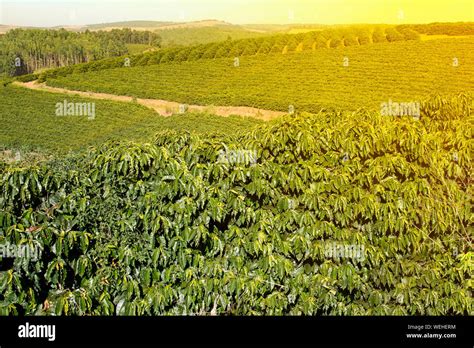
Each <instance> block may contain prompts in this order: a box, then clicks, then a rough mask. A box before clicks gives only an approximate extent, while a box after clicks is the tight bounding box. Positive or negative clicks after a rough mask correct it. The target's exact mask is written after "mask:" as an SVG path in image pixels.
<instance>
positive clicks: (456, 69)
mask: <svg viewBox="0 0 474 348" xmlns="http://www.w3.org/2000/svg"><path fill="white" fill-rule="evenodd" d="M473 45H474V37H469V38H462V39H442V40H433V41H423V42H420V41H407V42H392V43H380V44H372V45H366V46H360V47H359V46H353V47H343V48H335V49H319V50H315V51H312V50H310V51H303V52H295V53H287V54H281V53H278V54H268V55H259V54H257V55H255V56H245V57H241V58H240V61H239V66H238V67H236V66H234V62H235V61H234V59H200V60H197V61H188V62H180V63H178V62H172V63H161V64H159V65H150V66H135V67H133V66H132V67H130V68H120V69H106V70H99V71H90V72H85V73H80V70H79V71H78V73H72V74H69V75H66V76H64V77H59V76H58V77H57V78H47V83H48V84H49V85H51V86H56V87H65V88H68V89H72V90H82V91H95V92H106V93H111V94H117V95H129V96H135V97H140V98H154V99H165V100H172V101H176V102H181V103H189V104H200V105H208V104H214V105H234V106H252V107H260V108H264V109H271V110H282V111H285V110H286V111H287V110H289V109H288V108H289V105H293V106H294V107H295V108H296V110H300V111H301V110H304V111H315V110H318V109H319V108H321V107H329V108H337V109H345V110H356V109H358V108H362V107H363V108H371V109H376V110H380V105H381V103H384V102H389V101H390V100H392V101H398V102H416V101H419V100H420V99H424V98H426V97H428V96H429V95H431V94H432V93H434V92H437V93H441V94H453V93H460V92H471V93H472V92H473V91H474V84H473V81H474V57H473V56H472V54H471V48H472V46H473ZM346 58H347V59H346ZM454 58H456V59H457V62H458V66H453V64H454V63H455V61H454V60H453V59H454ZM345 63H347V64H345ZM345 65H348V66H345ZM46 76H48V75H46ZM50 76H51V75H50Z"/></svg>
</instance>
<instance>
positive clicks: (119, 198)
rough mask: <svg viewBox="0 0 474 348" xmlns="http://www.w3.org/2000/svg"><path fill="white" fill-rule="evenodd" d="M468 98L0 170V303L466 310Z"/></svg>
mask: <svg viewBox="0 0 474 348" xmlns="http://www.w3.org/2000/svg"><path fill="white" fill-rule="evenodd" d="M13 92H18V91H13ZM25 93H32V92H25ZM42 97H43V98H44V99H47V98H48V96H47V95H46V94H45V95H42ZM472 104H473V101H472V99H470V98H468V97H467V96H459V97H456V98H453V99H440V98H435V99H432V100H429V101H427V102H425V103H423V104H422V107H421V118H420V119H419V120H414V119H413V118H411V117H384V116H381V115H380V114H378V113H370V112H332V111H322V112H320V113H318V114H307V113H302V114H300V115H292V116H285V117H282V118H281V119H278V120H276V121H273V122H271V123H264V124H262V125H259V126H258V127H256V128H255V129H254V130H252V131H251V132H248V131H244V132H240V133H239V132H238V133H236V134H235V136H233V137H228V136H224V135H222V136H217V137H216V136H212V137H211V136H208V135H199V134H192V135H190V134H183V133H181V132H175V131H165V132H161V133H159V134H157V136H156V137H155V138H154V139H153V141H151V142H147V143H143V142H112V143H107V144H102V145H100V146H98V147H96V148H93V149H90V151H89V152H88V153H87V154H85V155H83V154H80V155H76V156H75V157H74V156H73V157H70V158H67V159H61V158H59V159H57V160H56V161H54V162H51V163H43V164H42V165H40V166H33V167H28V168H18V167H15V166H13V167H6V168H3V169H1V168H0V185H1V186H2V188H3V189H2V191H1V193H0V243H2V244H5V243H7V244H8V245H15V246H22V247H29V248H31V249H32V250H38V252H37V253H35V254H27V255H26V256H24V257H21V258H16V259H6V260H5V259H0V261H2V264H1V265H2V272H0V299H1V301H0V315H79V316H84V315H85V316H88V315H448V316H449V315H472V314H474V307H473V306H474V302H473V298H472V291H473V282H472V280H473V274H474V272H473V271H474V269H473V264H474V263H473V257H474V254H473V251H472V245H473V235H472V224H473V219H474V216H473V210H472V194H473V193H474V192H473V187H474V186H473V185H472V159H471V156H472V149H473V145H474V144H473V137H472V123H473V121H474V120H473V118H472V114H471V110H472ZM110 107H111V108H113V107H114V106H113V104H110ZM116 111H118V110H116ZM2 124H3V123H2ZM37 134H38V136H43V137H44V136H47V132H43V131H38V133H37ZM240 153H251V154H252V156H250V157H247V158H246V157H245V156H235V154H240ZM341 248H342V249H343V250H351V251H350V254H349V251H347V252H344V253H343V252H341ZM347 248H349V249H347Z"/></svg>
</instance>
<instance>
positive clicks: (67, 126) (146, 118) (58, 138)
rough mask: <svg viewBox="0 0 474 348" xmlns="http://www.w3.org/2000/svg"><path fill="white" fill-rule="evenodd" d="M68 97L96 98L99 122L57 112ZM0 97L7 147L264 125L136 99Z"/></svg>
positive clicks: (55, 146)
mask: <svg viewBox="0 0 474 348" xmlns="http://www.w3.org/2000/svg"><path fill="white" fill-rule="evenodd" d="M65 99H66V100H67V101H68V102H95V103H96V118H95V120H90V121H89V120H87V117H85V116H83V117H72V116H70V117H57V116H55V110H56V109H55V105H56V103H58V102H63V101H64V100H65ZM0 100H2V103H0V124H1V126H2V127H1V131H0V146H2V147H4V148H25V147H26V148H38V149H41V150H46V151H54V152H55V151H59V152H66V151H69V150H75V149H79V148H82V147H84V146H89V145H96V144H100V143H101V142H104V141H106V140H109V139H119V138H120V139H124V140H137V141H138V140H141V141H147V140H148V139H150V138H151V137H152V136H153V135H154V134H155V133H156V132H158V131H161V130H163V129H176V130H183V131H196V132H200V133H203V132H225V133H233V132H235V131H237V130H247V129H249V128H251V127H252V126H253V125H255V124H257V123H259V121H257V120H254V119H249V118H246V119H244V118H239V117H230V118H223V117H219V116H212V115H204V114H187V115H176V116H173V117H169V118H165V117H161V116H158V115H157V114H156V113H155V112H154V111H152V110H149V109H147V108H145V107H143V106H140V105H136V104H132V103H128V104H127V103H120V102H112V101H103V100H92V99H90V100H88V99H86V98H81V97H72V96H69V95H68V96H63V95H58V94H53V93H47V92H40V91H31V90H27V89H23V88H20V87H12V86H10V87H6V88H0Z"/></svg>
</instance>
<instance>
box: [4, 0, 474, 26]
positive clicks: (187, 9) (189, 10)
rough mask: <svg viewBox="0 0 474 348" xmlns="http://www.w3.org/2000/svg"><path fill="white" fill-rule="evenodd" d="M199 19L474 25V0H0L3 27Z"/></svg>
mask: <svg viewBox="0 0 474 348" xmlns="http://www.w3.org/2000/svg"><path fill="white" fill-rule="evenodd" d="M269 6H271V10H269ZM199 20H220V21H225V22H228V23H232V24H326V25H331V24H361V23H367V24H374V23H387V24H404V23H431V22H472V21H474V14H473V5H472V1H470V0H449V1H448V0H442V1H437V2H436V3H433V2H432V1H431V0H386V1H379V0H300V1H298V2H297V3H295V1H294V0H293V1H291V0H274V1H272V0H253V1H252V0H227V1H225V2H224V1H216V0H204V1H201V2H200V3H196V2H195V1H193V0H156V1H146V0H136V1H132V0H118V1H117V0H102V1H100V2H97V1H93V0H45V1H42V0H16V1H11V0H0V24H3V25H13V26H33V27H55V26H84V25H91V24H101V23H112V22H123V21H165V22H189V21H199Z"/></svg>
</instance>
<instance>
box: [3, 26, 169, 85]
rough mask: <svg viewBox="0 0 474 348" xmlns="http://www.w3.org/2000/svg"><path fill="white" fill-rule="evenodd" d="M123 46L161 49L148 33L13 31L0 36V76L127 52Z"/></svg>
mask: <svg viewBox="0 0 474 348" xmlns="http://www.w3.org/2000/svg"><path fill="white" fill-rule="evenodd" d="M126 44H147V45H150V46H153V47H160V46H161V37H160V36H159V35H158V34H157V33H153V32H150V31H136V30H131V29H114V30H111V31H89V30H86V31H85V32H71V31H67V30H65V29H59V30H42V29H14V30H11V31H9V32H7V33H6V34H4V35H2V36H0V75H8V76H18V75H23V74H29V73H33V72H35V71H37V70H40V69H44V68H57V67H63V66H68V65H74V64H79V63H86V62H91V61H94V60H99V59H104V58H109V57H116V56H121V55H124V54H127V53H128V49H127V47H126Z"/></svg>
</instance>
